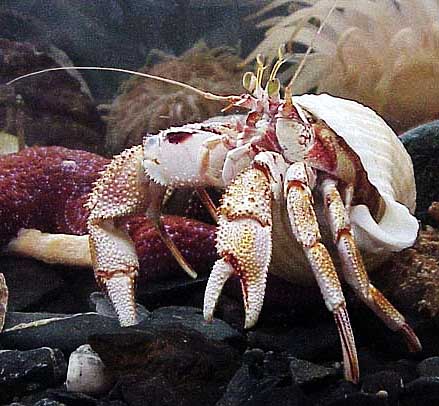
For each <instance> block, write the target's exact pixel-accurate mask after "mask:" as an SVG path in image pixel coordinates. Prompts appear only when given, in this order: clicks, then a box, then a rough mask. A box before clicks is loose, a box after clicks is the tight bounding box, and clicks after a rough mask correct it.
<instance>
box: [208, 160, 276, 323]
mask: <svg viewBox="0 0 439 406" xmlns="http://www.w3.org/2000/svg"><path fill="white" fill-rule="evenodd" d="M255 162H256V163H255V164H254V165H253V166H252V167H250V168H249V169H247V170H245V171H244V172H242V173H241V174H239V175H238V176H237V177H236V178H235V179H234V180H233V182H232V183H231V184H230V186H229V187H228V188H227V190H226V192H225V194H224V196H223V200H222V203H221V206H220V208H219V216H218V217H219V220H218V230H217V250H218V254H219V255H220V257H221V258H220V259H219V260H217V261H216V263H215V265H214V267H213V270H212V273H211V275H210V277H209V281H208V283H207V287H206V294H205V295H204V317H205V319H207V320H211V319H212V317H213V312H214V309H215V305H216V303H217V300H218V298H219V295H220V293H221V290H222V288H223V286H224V284H225V282H226V281H227V279H228V278H229V277H230V276H231V275H232V274H236V275H238V276H239V277H240V279H241V287H242V292H243V296H244V306H245V328H250V327H252V326H253V325H254V324H255V323H256V321H257V319H258V316H259V313H260V311H261V308H262V303H263V300H264V294H265V285H266V278H267V272H268V265H269V263H270V259H271V230H272V220H271V190H270V180H269V175H268V174H267V173H266V171H265V170H264V169H263V168H259V167H258V166H257V160H255Z"/></svg>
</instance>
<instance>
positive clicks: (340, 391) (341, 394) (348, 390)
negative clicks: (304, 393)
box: [311, 380, 359, 406]
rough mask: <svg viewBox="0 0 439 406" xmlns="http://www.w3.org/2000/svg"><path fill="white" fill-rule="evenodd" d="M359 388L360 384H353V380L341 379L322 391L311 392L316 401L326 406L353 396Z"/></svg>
mask: <svg viewBox="0 0 439 406" xmlns="http://www.w3.org/2000/svg"><path fill="white" fill-rule="evenodd" d="M358 390H359V388H358V386H357V385H355V384H353V383H352V382H348V381H345V380H341V381H339V382H337V383H336V384H333V385H330V386H329V387H327V388H325V390H324V391H322V392H321V393H313V394H311V398H312V399H313V400H314V403H318V404H319V405H320V404H321V405H325V406H326V405H330V404H332V403H334V402H337V401H339V400H341V399H344V398H347V397H349V396H352V395H353V394H355V393H357V392H358Z"/></svg>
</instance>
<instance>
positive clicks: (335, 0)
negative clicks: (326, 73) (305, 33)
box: [287, 0, 337, 90]
mask: <svg viewBox="0 0 439 406" xmlns="http://www.w3.org/2000/svg"><path fill="white" fill-rule="evenodd" d="M336 7H337V0H334V4H333V5H332V7H331V8H330V9H329V12H328V14H327V15H326V17H325V19H324V20H323V21H322V23H321V24H320V27H319V29H318V30H317V32H316V33H315V35H314V37H313V39H312V40H311V44H309V47H308V49H307V50H306V52H305V55H304V57H303V58H302V60H301V61H300V64H299V66H298V67H297V69H296V71H295V72H294V76H293V78H292V79H291V80H290V82H289V83H288V85H287V88H288V89H289V90H292V87H293V84H294V82H295V81H296V79H297V77H298V76H299V75H300V72H302V69H303V67H304V66H305V62H306V60H307V59H308V55H309V54H310V53H311V51H312V50H313V48H314V44H315V42H316V40H317V37H318V36H319V35H320V33H321V32H322V30H323V27H324V26H325V25H326V23H327V21H328V19H329V17H330V16H331V14H332V13H333V12H334V10H335V8H336Z"/></svg>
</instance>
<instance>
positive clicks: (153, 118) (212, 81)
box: [107, 44, 242, 153]
mask: <svg viewBox="0 0 439 406" xmlns="http://www.w3.org/2000/svg"><path fill="white" fill-rule="evenodd" d="M159 56H161V61H160V62H159V63H157V64H156V65H154V66H152V67H151V66H148V65H147V66H145V67H144V68H142V69H141V71H142V72H147V73H150V74H153V75H158V76H162V77H165V78H170V79H174V80H178V81H181V82H185V83H188V84H190V85H193V86H196V87H198V88H201V89H205V90H208V91H211V92H215V93H217V94H224V95H226V94H236V93H239V92H241V74H242V72H241V69H240V68H238V64H239V63H240V62H241V60H240V59H239V58H238V57H237V56H236V55H234V54H233V53H232V52H231V51H229V50H227V49H223V48H216V49H209V48H207V46H206V45H204V44H198V45H196V46H195V47H194V48H191V49H190V50H188V51H186V52H185V53H184V54H183V55H182V56H180V57H174V56H171V55H165V54H160V55H159ZM222 107H224V105H223V104H220V103H218V102H212V101H206V100H205V99H204V98H202V97H200V96H199V95H195V94H194V93H192V92H187V91H186V90H180V89H179V88H176V87H175V86H170V85H168V84H164V83H161V82H156V81H146V80H145V79H142V78H141V79H139V78H134V79H130V80H128V81H127V82H126V83H125V84H124V86H123V87H122V93H121V94H120V95H119V96H118V97H117V98H116V100H115V101H114V103H113V105H112V108H111V111H110V115H109V117H108V136H107V149H108V150H109V151H110V152H112V153H118V152H120V151H121V150H123V149H124V148H127V147H130V146H133V145H136V144H140V143H141V142H142V137H143V136H144V135H145V134H147V133H148V134H155V133H157V132H158V131H159V130H164V129H166V128H169V127H171V126H175V125H181V124H186V123H190V122H199V121H203V120H205V119H207V118H209V117H212V116H214V115H217V114H218V111H219V110H220V109H221V108H222Z"/></svg>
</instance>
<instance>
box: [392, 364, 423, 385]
mask: <svg viewBox="0 0 439 406" xmlns="http://www.w3.org/2000/svg"><path fill="white" fill-rule="evenodd" d="M386 368H387V369H388V370H389V371H395V372H397V373H398V374H399V375H400V376H401V378H402V381H403V382H404V384H406V383H408V382H410V381H413V380H414V379H416V378H417V377H418V373H417V372H416V362H415V361H411V360H408V359H400V360H398V361H395V362H388V363H387V364H386Z"/></svg>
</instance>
